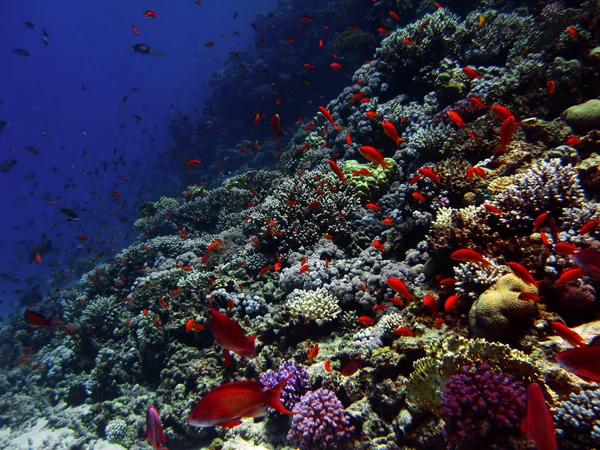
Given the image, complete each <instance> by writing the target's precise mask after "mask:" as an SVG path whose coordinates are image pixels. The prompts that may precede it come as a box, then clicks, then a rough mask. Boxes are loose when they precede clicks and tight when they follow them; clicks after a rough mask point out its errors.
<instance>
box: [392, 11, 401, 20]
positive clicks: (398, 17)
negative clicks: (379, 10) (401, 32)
mask: <svg viewBox="0 0 600 450" xmlns="http://www.w3.org/2000/svg"><path fill="white" fill-rule="evenodd" d="M390 16H392V19H394V20H395V21H396V22H400V16H399V15H398V14H396V13H395V12H394V11H390Z"/></svg>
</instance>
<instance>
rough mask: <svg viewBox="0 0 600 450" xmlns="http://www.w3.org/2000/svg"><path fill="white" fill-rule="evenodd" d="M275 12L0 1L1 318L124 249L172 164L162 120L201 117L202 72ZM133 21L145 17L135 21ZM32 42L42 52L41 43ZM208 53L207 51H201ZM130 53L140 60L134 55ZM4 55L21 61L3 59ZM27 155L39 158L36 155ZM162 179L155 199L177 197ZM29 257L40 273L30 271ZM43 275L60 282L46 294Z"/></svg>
mask: <svg viewBox="0 0 600 450" xmlns="http://www.w3.org/2000/svg"><path fill="white" fill-rule="evenodd" d="M275 5H276V1H275V0H260V1H252V2H248V1H245V0H236V1H233V0H231V1H222V0H220V1H217V0H206V1H202V6H197V5H195V4H194V2H193V1H177V2H168V3H166V2H164V1H143V2H142V1H109V2H107V1H98V0H89V1H85V2H82V1H80V0H65V1H61V2H47V1H42V0H37V1H35V0H27V1H21V0H13V1H9V2H3V5H2V14H0V30H1V32H0V33H1V36H2V38H1V39H0V61H1V66H2V68H3V69H2V71H0V80H1V83H0V100H1V101H3V102H4V104H3V105H0V120H4V121H7V122H9V126H8V127H7V128H6V129H5V130H4V131H3V132H0V161H3V160H16V161H17V164H16V165H15V166H14V167H13V168H12V169H11V170H10V171H9V172H7V173H0V189H1V192H2V193H3V196H2V198H3V205H2V206H3V208H2V209H3V211H4V214H3V220H1V221H0V236H1V237H0V241H2V242H1V244H0V255H1V256H0V273H2V274H3V275H2V279H0V301H2V303H1V304H0V315H2V316H5V315H6V314H8V313H11V312H13V311H14V310H15V307H17V306H18V302H19V297H20V296H21V295H23V293H26V292H29V291H30V290H31V289H32V288H34V287H35V286H38V285H39V288H38V290H39V291H40V292H41V293H43V294H44V293H46V291H47V290H48V289H51V288H54V287H56V288H60V287H61V286H64V285H66V284H67V283H69V282H72V281H74V278H76V276H77V275H78V274H80V273H81V270H83V269H85V268H88V267H91V264H92V263H94V262H95V261H96V260H104V259H105V258H107V257H109V256H110V255H109V252H112V251H114V253H116V252H118V250H119V249H121V248H123V247H124V246H127V245H128V244H130V243H131V242H132V241H133V240H134V239H135V237H136V236H137V234H138V232H137V231H136V230H134V229H133V222H134V221H135V219H136V218H137V217H139V212H138V208H137V207H138V205H139V203H140V202H141V201H142V200H146V199H156V198H158V197H159V196H160V195H161V194H163V191H162V190H161V186H162V184H161V183H165V182H166V181H167V179H166V177H164V175H165V173H164V171H163V169H164V167H165V163H171V164H174V166H175V165H176V164H179V163H180V162H179V159H180V157H179V158H178V156H181V155H177V154H176V153H175V152H174V151H173V150H171V149H170V145H171V144H172V138H171V137H169V135H168V131H167V125H168V122H169V120H171V119H172V118H173V117H175V116H176V115H178V114H181V115H188V116H190V118H192V119H193V118H194V117H196V118H197V117H199V115H200V112H196V113H194V110H195V109H198V110H199V111H201V109H202V106H203V103H204V98H205V93H206V84H207V80H208V78H209V76H210V74H211V73H212V72H214V71H216V70H218V69H220V68H221V67H222V66H223V62H224V61H225V60H226V58H227V57H228V54H229V52H231V51H238V52H240V51H244V50H246V49H247V48H248V45H250V44H252V45H253V44H254V30H252V28H251V27H250V26H249V23H250V22H252V21H254V19H255V17H256V14H257V13H258V12H259V11H261V10H269V9H271V8H274V7H275ZM147 10H151V11H154V12H156V13H157V14H158V17H157V18H154V19H152V18H145V17H144V12H145V11H147ZM234 12H237V13H238V17H237V18H235V19H234V18H233V15H234ZM25 22H31V23H33V24H34V25H35V27H36V29H35V30H30V29H27V28H26V26H25V25H24V23H25ZM133 26H136V27H137V28H138V29H139V31H140V35H139V36H136V35H135V34H134V32H133V28H132V27H133ZM43 30H45V31H46V32H47V33H48V36H47V40H48V43H50V45H51V46H47V45H46V44H45V43H44V42H43ZM234 30H237V31H239V32H240V36H239V37H238V36H234V34H233V31H234ZM222 35H226V36H227V37H226V38H224V37H222ZM208 41H214V42H215V45H214V46H213V47H211V48H206V47H204V44H205V43H206V42H208ZM138 43H144V44H146V45H148V46H149V47H150V48H151V49H152V50H153V54H152V55H142V54H139V53H134V51H133V48H132V46H133V45H135V44H138ZM15 48H17V49H24V50H26V51H27V52H29V54H30V55H29V56H20V55H17V54H14V53H13V49H15ZM134 88H136V89H138V91H137V92H132V89H134ZM125 96H129V98H128V99H127V101H126V102H123V100H124V97H125ZM121 108H123V109H124V110H125V112H123V111H122V110H121ZM133 116H140V117H141V118H142V120H141V121H140V120H137V119H136V118H134V117H133ZM123 124H124V125H123ZM121 127H122V128H121ZM143 130H145V131H143ZM27 146H31V147H37V148H39V154H34V153H33V152H32V151H30V150H27V149H26V147H27ZM86 150H87V151H86ZM206 151H210V149H207V150H206ZM84 153H87V156H84ZM164 153H167V156H166V158H162V159H161V160H160V161H159V159H158V156H159V155H160V154H164ZM198 156H199V157H202V155H198ZM119 159H121V161H119ZM106 161H108V163H105V162H106ZM113 162H115V163H114V164H113ZM105 166H106V170H105ZM177 167H179V166H177ZM172 170H173V172H172V173H169V181H170V184H169V185H168V186H165V192H167V193H168V194H175V193H177V194H178V193H180V191H181V190H179V189H174V185H175V186H177V180H178V177H179V169H178V168H176V169H172ZM124 177H126V178H128V181H125V180H124ZM26 178H29V179H26ZM115 192H120V193H121V195H116V196H115ZM111 198H113V199H111ZM50 201H51V202H50ZM52 202H55V203H54V204H51V203H52ZM59 208H70V209H73V210H75V211H76V212H77V214H78V215H79V217H80V219H79V220H78V221H71V222H69V221H67V220H66V217H65V216H64V215H62V214H60V213H59ZM79 236H87V237H89V240H87V241H82V240H80V239H79ZM113 249H114V250H113ZM38 253H39V254H40V256H41V259H42V261H41V263H37V262H36V261H35V256H36V255H37V254H38ZM77 268H79V269H80V270H79V271H77V270H76V269H77ZM66 275H69V277H68V278H67V279H66V280H62V279H63V278H65V276H66ZM53 277H54V279H55V280H56V279H59V280H60V281H58V282H57V284H56V285H49V284H48V282H49V281H51V280H52V278H53Z"/></svg>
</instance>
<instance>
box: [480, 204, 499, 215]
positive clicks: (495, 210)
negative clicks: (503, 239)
mask: <svg viewBox="0 0 600 450" xmlns="http://www.w3.org/2000/svg"><path fill="white" fill-rule="evenodd" d="M483 206H484V207H485V209H487V210H488V211H489V212H491V213H492V214H502V211H500V210H499V209H498V208H496V207H495V206H494V205H490V204H489V203H484V204H483Z"/></svg>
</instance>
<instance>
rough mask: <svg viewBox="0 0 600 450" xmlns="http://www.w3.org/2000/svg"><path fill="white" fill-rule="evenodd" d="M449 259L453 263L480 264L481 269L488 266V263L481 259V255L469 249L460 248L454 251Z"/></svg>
mask: <svg viewBox="0 0 600 450" xmlns="http://www.w3.org/2000/svg"><path fill="white" fill-rule="evenodd" d="M450 258H452V259H453V260H455V261H462V262H472V263H477V264H482V265H483V267H487V266H489V265H490V262H489V261H486V260H485V259H483V256H482V255H481V253H479V252H476V251H475V250H471V249H469V248H461V249H460V250H456V251H455V252H454V253H452V255H450Z"/></svg>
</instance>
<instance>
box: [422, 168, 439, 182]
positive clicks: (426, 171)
mask: <svg viewBox="0 0 600 450" xmlns="http://www.w3.org/2000/svg"><path fill="white" fill-rule="evenodd" d="M417 172H419V173H420V174H421V175H423V176H424V177H426V178H429V179H430V180H431V181H439V180H440V176H439V175H438V174H436V173H435V172H434V171H433V170H431V169H428V168H427V167H421V168H420V169H418V170H417Z"/></svg>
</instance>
